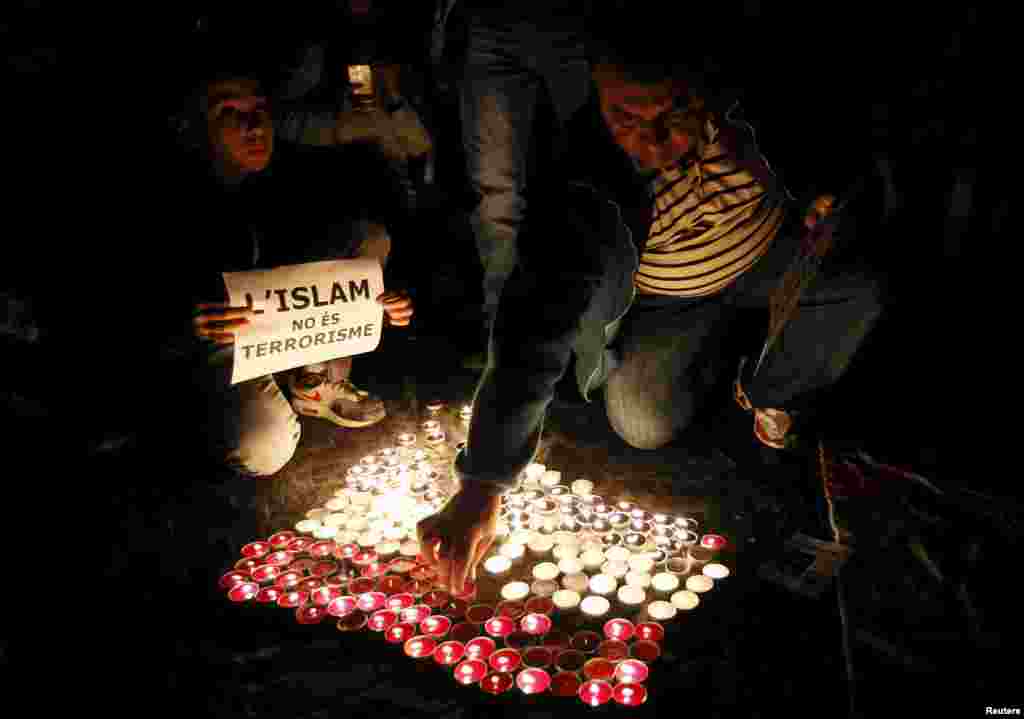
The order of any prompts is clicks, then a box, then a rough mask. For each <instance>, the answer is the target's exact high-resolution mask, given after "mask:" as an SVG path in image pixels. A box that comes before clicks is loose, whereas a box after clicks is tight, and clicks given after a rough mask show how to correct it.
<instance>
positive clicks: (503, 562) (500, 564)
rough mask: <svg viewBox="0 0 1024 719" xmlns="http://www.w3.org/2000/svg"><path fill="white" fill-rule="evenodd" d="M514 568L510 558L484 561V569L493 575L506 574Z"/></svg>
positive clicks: (500, 557) (494, 558) (491, 558)
mask: <svg viewBox="0 0 1024 719" xmlns="http://www.w3.org/2000/svg"><path fill="white" fill-rule="evenodd" d="M511 568H512V560H511V559H509V558H508V557H502V556H500V555H499V556H496V557H488V558H487V559H486V560H484V569H485V570H487V571H488V572H489V573H491V574H504V573H505V572H507V571H508V570H509V569H511Z"/></svg>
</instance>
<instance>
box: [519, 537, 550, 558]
mask: <svg viewBox="0 0 1024 719" xmlns="http://www.w3.org/2000/svg"><path fill="white" fill-rule="evenodd" d="M526 546H527V547H528V548H529V550H530V551H531V552H532V553H533V554H535V555H543V554H547V553H548V552H550V551H551V549H552V548H553V547H554V546H555V540H554V539H553V538H552V537H550V536H546V535H543V534H536V533H535V534H533V536H532V537H531V538H530V541H529V543H528V544H527V545H526Z"/></svg>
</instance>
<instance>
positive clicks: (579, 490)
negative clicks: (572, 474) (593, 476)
mask: <svg viewBox="0 0 1024 719" xmlns="http://www.w3.org/2000/svg"><path fill="white" fill-rule="evenodd" d="M569 488H570V489H571V490H572V493H573V494H576V495H579V496H581V497H585V496H587V495H589V494H592V493H593V491H594V483H593V482H591V481H590V480H589V479H584V478H582V477H580V478H579V479H577V480H576V481H574V482H573V483H572V484H570V485H569Z"/></svg>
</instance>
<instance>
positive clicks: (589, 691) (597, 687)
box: [578, 679, 613, 707]
mask: <svg viewBox="0 0 1024 719" xmlns="http://www.w3.org/2000/svg"><path fill="white" fill-rule="evenodd" d="M612 694H613V690H612V685H611V684H609V683H608V682H606V681H604V680H603V679H588V680H587V681H585V682H583V683H582V684H580V688H579V692H578V696H579V698H580V699H581V700H582V701H583V703H584V704H586V705H588V706H592V707H597V706H601V705H602V704H607V703H608V702H609V701H610V700H611V698H612Z"/></svg>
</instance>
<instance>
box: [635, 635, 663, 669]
mask: <svg viewBox="0 0 1024 719" xmlns="http://www.w3.org/2000/svg"><path fill="white" fill-rule="evenodd" d="M629 652H630V654H631V655H632V656H633V658H634V659H639V660H640V661H642V662H645V663H647V664H650V663H651V662H653V661H654V660H656V659H657V658H658V657H660V656H661V647H659V646H658V643H657V642H653V641H646V640H643V641H639V642H633V646H631V647H630V648H629Z"/></svg>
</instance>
